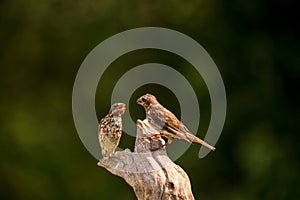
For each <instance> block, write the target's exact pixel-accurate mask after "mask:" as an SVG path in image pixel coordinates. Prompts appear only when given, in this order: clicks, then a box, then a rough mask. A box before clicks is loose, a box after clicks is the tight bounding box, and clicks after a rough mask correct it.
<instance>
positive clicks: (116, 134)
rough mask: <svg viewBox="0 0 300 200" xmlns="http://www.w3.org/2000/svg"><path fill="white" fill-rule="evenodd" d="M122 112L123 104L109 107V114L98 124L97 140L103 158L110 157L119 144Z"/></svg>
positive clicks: (123, 110) (123, 109)
mask: <svg viewBox="0 0 300 200" xmlns="http://www.w3.org/2000/svg"><path fill="white" fill-rule="evenodd" d="M124 112H125V104H124V103H114V104H113V105H111V108H110V110H109V113H108V114H107V115H106V116H105V117H103V118H102V119H101V120H100V122H99V125H98V139H99V143H100V147H101V150H102V156H103V157H110V156H111V155H112V154H113V153H114V152H115V150H116V148H117V146H118V145H119V143H120V139H121V136H122V116H123V114H124Z"/></svg>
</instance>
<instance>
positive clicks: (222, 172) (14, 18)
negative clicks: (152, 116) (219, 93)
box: [0, 0, 300, 200]
mask: <svg viewBox="0 0 300 200" xmlns="http://www.w3.org/2000/svg"><path fill="white" fill-rule="evenodd" d="M0 16H1V18H0V19H1V20H0V25H1V28H0V29H1V30H0V44H1V48H0V52H1V53H0V66H1V68H0V74H1V78H0V88H1V99H0V113H1V115H0V122H1V125H0V133H1V135H0V149H1V151H0V156H1V157H0V158H1V162H0V163H1V165H0V198H1V199H109V198H110V199H135V196H134V193H133V191H132V189H131V188H130V187H129V186H128V185H127V184H126V183H125V181H124V180H122V179H121V178H118V177H116V176H113V175H111V174H110V173H109V172H107V171H106V170H104V169H103V168H99V167H97V165H96V163H97V161H96V160H95V159H94V158H93V157H92V156H91V155H90V154H89V153H88V152H87V150H86V149H85V147H84V146H83V145H82V143H81V141H80V139H79V137H78V135H77V133H76V130H75V127H74V123H73V118H72V88H73V83H74V80H75V77H76V73H77V70H78V69H79V67H80V65H81V62H82V61H83V60H84V58H85V56H86V55H87V54H88V53H89V52H90V51H91V50H92V49H93V48H94V47H95V46H96V45H97V44H99V43H100V42H102V41H103V40H105V39H106V38H108V37H110V36H112V35H114V34H116V33H119V32H121V31H125V30H127V29H131V28H136V27H144V26H159V27H166V28H170V29H174V30H177V31H180V32H182V33H184V34H187V35H188V36H190V37H192V38H193V39H195V40H196V41H198V42H199V43H200V44H201V45H202V46H203V47H204V48H205V49H206V50H207V51H208V52H209V54H210V55H211V57H212V58H213V59H214V61H215V63H216V64H217V66H218V68H219V70H220V73H221V74H222V77H223V81H224V84H225V87H226V92H227V100H228V104H227V105H228V110H227V118H226V123H225V127H224V130H223V133H222V135H221V137H220V140H219V141H218V143H217V145H216V147H217V151H216V152H214V153H210V154H209V155H208V156H207V157H205V158H204V159H198V151H199V146H198V145H192V146H191V147H190V148H189V150H188V151H187V152H185V154H184V155H183V156H182V157H181V158H180V159H178V160H177V161H176V163H178V164H179V165H181V166H182V167H183V168H184V169H185V171H186V172H187V173H188V175H189V177H190V179H191V183H192V188H193V192H194V195H195V197H196V199H207V200H208V199H229V200H235V199H245V200H247V199H299V198H300V181H299V179H300V174H299V169H300V163H299V154H300V144H299V141H300V138H299V128H298V127H297V126H298V125H299V100H300V99H299V74H300V73H299V71H300V67H299V64H300V56H299V55H300V51H299V34H300V33H299V31H298V30H296V27H299V19H300V16H299V6H298V5H297V4H296V3H295V2H294V1H291V0H286V1H270V0H267V1H266V0H265V1H259V0H252V1H238V0H233V1H224V0H223V1H222V0H220V1H217V0H201V1H177V0H173V1H170V0H165V1H162V2H159V1H146V0H145V1H111V0H105V1H96V0H88V1H83V0H75V1H74V0H73V1H69V0H65V1H59V0H51V1H37V0H28V1H21V0H13V1H9V0H2V1H1V3H0ZM147 62H160V63H163V64H167V65H170V66H172V67H174V68H176V69H177V70H178V71H180V72H181V73H182V74H184V75H185V76H186V78H187V79H188V80H189V81H190V82H191V84H192V85H193V87H194V89H195V90H196V91H197V93H198V100H199V102H200V108H201V112H202V113H201V124H200V126H199V131H198V135H199V136H200V137H203V136H204V134H203V133H205V131H206V130H207V127H208V124H209V118H210V100H209V95H208V92H207V89H206V88H205V83H203V84H201V85H200V86H199V85H195V83H196V82H197V81H199V79H201V76H199V75H197V74H195V73H194V71H193V69H192V66H190V65H189V63H187V62H186V61H185V60H183V59H180V58H178V56H176V55H173V54H171V53H168V52H162V51H158V50H140V51H135V52H132V53H129V54H126V55H124V56H122V57H120V58H119V59H118V60H116V61H115V62H114V63H112V65H111V66H110V67H109V69H108V70H107V71H106V76H104V77H103V79H102V80H101V81H103V83H105V84H104V86H103V84H102V85H101V86H99V89H98V91H97V96H96V109H97V115H98V117H99V118H101V117H103V116H104V115H105V114H106V113H107V111H108V109H109V106H110V95H111V92H112V89H113V86H114V83H116V81H117V80H118V78H119V77H120V76H121V75H122V74H123V73H125V72H126V70H129V69H130V68H131V67H132V66H135V65H138V64H142V63H147ZM201 81H202V80H201ZM155 88H156V89H155V90H153V86H151V85H150V86H149V85H146V86H144V87H141V88H139V89H138V90H137V91H135V92H134V95H133V97H132V99H131V104H132V110H130V112H131V114H132V116H133V118H143V110H142V109H141V108H140V107H138V106H136V105H135V102H134V101H135V98H136V97H138V96H139V95H140V94H142V93H144V92H146V91H150V92H152V93H155V94H156V95H157V96H158V98H159V99H160V100H161V101H162V102H164V105H167V106H168V108H170V109H171V110H172V111H174V113H176V115H180V112H179V108H178V105H179V104H178V101H177V100H176V99H172V98H170V97H172V95H173V94H172V92H171V91H169V90H168V89H167V88H164V87H158V86H157V87H155ZM133 142H134V138H132V137H130V136H128V135H124V138H122V142H121V146H122V147H129V148H131V149H132V147H133Z"/></svg>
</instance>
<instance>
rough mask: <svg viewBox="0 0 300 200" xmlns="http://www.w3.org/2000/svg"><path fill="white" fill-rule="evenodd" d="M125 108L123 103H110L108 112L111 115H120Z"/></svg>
mask: <svg viewBox="0 0 300 200" xmlns="http://www.w3.org/2000/svg"><path fill="white" fill-rule="evenodd" d="M125 109H126V108H125V104H124V103H114V104H113V105H111V107H110V111H109V113H110V114H111V115H113V116H122V115H123V114H124V112H125Z"/></svg>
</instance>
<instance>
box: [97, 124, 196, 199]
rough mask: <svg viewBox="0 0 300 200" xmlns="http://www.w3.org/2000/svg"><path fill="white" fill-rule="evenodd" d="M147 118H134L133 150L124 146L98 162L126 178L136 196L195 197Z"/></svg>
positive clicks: (163, 197)
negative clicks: (135, 131)
mask: <svg viewBox="0 0 300 200" xmlns="http://www.w3.org/2000/svg"><path fill="white" fill-rule="evenodd" d="M153 134H158V133H157V132H156V131H155V130H154V129H152V128H151V127H150V126H149V124H148V122H147V120H144V121H141V120H138V121H137V135H136V141H135V148H134V152H131V151H130V150H128V149H126V150H124V151H117V152H115V153H114V154H113V155H111V156H110V157H104V158H102V159H101V160H100V161H99V162H98V165H99V166H101V167H104V168H106V169H107V170H108V171H110V172H111V173H112V174H114V175H117V176H120V177H122V178H123V179H125V181H126V182H127V183H128V184H129V185H130V186H131V187H132V188H133V190H134V192H135V195H136V197H137V199H139V200H144V199H149V200H159V199H163V200H165V199H184V200H191V199H194V196H193V194H192V190H191V184H190V180H189V177H188V176H187V174H186V173H185V171H184V170H183V169H182V168H181V167H180V166H178V165H176V164H175V163H173V161H172V160H171V159H170V158H169V157H168V155H167V153H166V149H165V146H164V144H165V142H164V140H163V139H161V138H153V137H151V136H153Z"/></svg>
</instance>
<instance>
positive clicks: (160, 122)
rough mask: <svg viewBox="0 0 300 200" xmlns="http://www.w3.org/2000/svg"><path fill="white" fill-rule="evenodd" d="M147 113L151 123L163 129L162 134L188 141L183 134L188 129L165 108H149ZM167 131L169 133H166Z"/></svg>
mask: <svg viewBox="0 0 300 200" xmlns="http://www.w3.org/2000/svg"><path fill="white" fill-rule="evenodd" d="M149 114H150V117H151V120H152V121H153V122H152V124H155V125H156V126H157V127H158V128H160V129H161V130H165V132H164V134H166V135H170V137H174V136H175V137H176V138H180V139H184V140H187V141H190V140H189V139H188V138H187V137H186V134H185V132H189V130H188V129H187V128H186V127H185V126H184V125H183V124H182V123H181V122H180V121H179V120H178V119H177V117H176V116H175V115H174V114H173V113H172V112H170V111H169V110H167V109H166V108H164V107H160V108H155V109H153V110H152V109H151V110H150V113H149ZM168 132H169V133H171V134H168Z"/></svg>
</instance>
